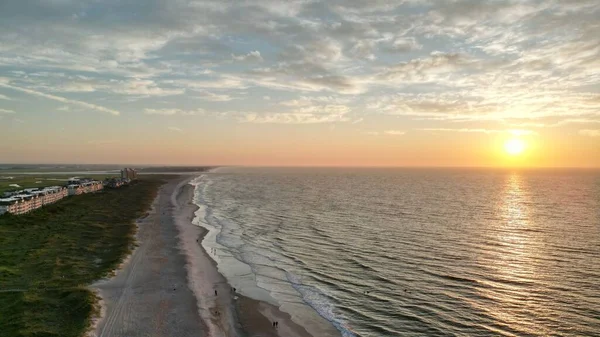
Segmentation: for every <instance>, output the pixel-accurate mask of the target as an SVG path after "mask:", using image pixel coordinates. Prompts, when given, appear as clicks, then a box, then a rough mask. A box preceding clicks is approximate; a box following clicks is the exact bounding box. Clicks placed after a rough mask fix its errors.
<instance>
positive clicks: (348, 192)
mask: <svg viewBox="0 0 600 337" xmlns="http://www.w3.org/2000/svg"><path fill="white" fill-rule="evenodd" d="M194 185H196V190H195V203H196V204H197V205H198V206H199V207H200V209H199V210H198V211H197V212H196V219H195V220H194V221H195V222H196V223H197V224H198V225H201V226H203V227H205V228H207V229H209V234H208V235H207V236H206V237H205V239H204V242H203V243H202V244H203V246H204V247H205V249H206V250H207V251H211V252H214V253H211V256H212V258H213V259H215V261H217V263H218V267H219V270H220V272H221V273H223V274H224V276H225V277H226V278H227V279H228V281H229V282H230V283H231V284H232V286H234V287H237V289H239V291H240V292H241V293H242V294H244V295H247V296H250V297H253V298H255V299H258V300H263V301H268V302H270V303H272V304H275V305H277V306H278V307H280V308H281V310H283V311H285V312H288V313H289V314H290V315H292V317H293V319H294V320H295V321H296V322H297V323H299V324H301V325H303V326H305V327H307V330H308V331H309V332H311V333H312V334H313V335H314V336H328V335H338V336H339V335H342V336H461V335H462V336H550V335H552V336H593V335H596V336H598V335H600V172H599V171H592V170H499V169H498V170H495V169H359V168H348V169H341V168H335V169H334V168H278V169H275V168H221V169H218V170H217V171H215V172H213V173H208V174H204V175H202V176H201V177H199V178H197V179H196V180H195V181H194ZM332 326H333V327H335V330H334V329H332V328H331V327H332ZM332 331H335V333H332Z"/></svg>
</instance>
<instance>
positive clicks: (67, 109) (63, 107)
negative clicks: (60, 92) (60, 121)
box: [56, 105, 71, 111]
mask: <svg viewBox="0 0 600 337" xmlns="http://www.w3.org/2000/svg"><path fill="white" fill-rule="evenodd" d="M56 110H58V111H70V110H71V107H69V106H68V105H63V106H61V107H58V108H56Z"/></svg>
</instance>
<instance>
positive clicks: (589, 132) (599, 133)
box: [579, 130, 600, 137]
mask: <svg viewBox="0 0 600 337" xmlns="http://www.w3.org/2000/svg"><path fill="white" fill-rule="evenodd" d="M579 134H580V135H582V136H587V137H600V130H579Z"/></svg>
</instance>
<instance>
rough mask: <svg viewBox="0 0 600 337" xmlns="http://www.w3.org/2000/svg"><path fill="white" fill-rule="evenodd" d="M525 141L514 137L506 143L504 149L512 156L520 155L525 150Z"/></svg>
mask: <svg viewBox="0 0 600 337" xmlns="http://www.w3.org/2000/svg"><path fill="white" fill-rule="evenodd" d="M525 147H526V146H525V142H524V141H523V140H522V139H519V138H512V139H509V140H507V141H506V142H505V143H504V150H505V151H506V153H508V154H509V155H511V156H518V155H520V154H521V153H523V151H525Z"/></svg>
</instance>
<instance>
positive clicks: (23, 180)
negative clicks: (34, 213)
mask: <svg viewBox="0 0 600 337" xmlns="http://www.w3.org/2000/svg"><path fill="white" fill-rule="evenodd" d="M116 176H117V175H110V174H95V175H86V176H85V177H89V178H94V179H97V180H104V179H105V178H107V177H116ZM71 177H73V175H40V176H36V175H15V174H6V175H5V174H0V195H1V194H2V193H3V192H6V191H12V190H19V189H23V188H33V187H47V186H54V185H65V184H66V183H67V180H69V178H71ZM11 185H18V186H20V187H16V186H11Z"/></svg>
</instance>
